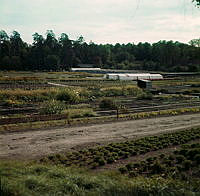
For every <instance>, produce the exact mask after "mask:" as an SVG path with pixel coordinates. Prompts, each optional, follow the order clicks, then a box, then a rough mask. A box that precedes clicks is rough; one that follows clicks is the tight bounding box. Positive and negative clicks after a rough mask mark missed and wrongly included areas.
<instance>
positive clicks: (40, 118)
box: [0, 114, 67, 125]
mask: <svg viewBox="0 0 200 196" xmlns="http://www.w3.org/2000/svg"><path fill="white" fill-rule="evenodd" d="M63 119H67V114H54V115H34V116H29V117H23V118H22V117H21V118H20V117H19V118H2V119H0V125H7V124H17V123H28V122H36V121H50V120H63Z"/></svg>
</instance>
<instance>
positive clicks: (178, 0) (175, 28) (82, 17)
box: [0, 0, 200, 44]
mask: <svg viewBox="0 0 200 196" xmlns="http://www.w3.org/2000/svg"><path fill="white" fill-rule="evenodd" d="M191 1H192V0H0V30H5V31H6V32H7V33H8V34H9V35H10V34H11V32H12V31H13V30H16V31H18V32H19V33H20V34H21V37H22V39H23V40H24V41H26V42H28V43H30V44H31V43H32V42H33V39H32V35H33V34H34V33H35V32H37V33H39V34H42V35H43V36H45V33H46V30H53V31H54V33H55V34H56V36H57V37H59V36H60V34H61V33H66V34H67V35H68V36H69V38H70V39H73V40H75V39H77V38H78V37H79V36H81V35H82V36H83V37H84V39H85V41H86V42H90V41H93V42H95V43H98V44H100V43H102V44H106V43H111V44H115V43H135V44H137V43H138V42H149V43H154V42H158V41H160V40H173V41H179V42H184V43H188V42H189V41H190V40H191V39H195V38H199V37H200V8H196V7H195V6H194V4H193V3H192V2H191Z"/></svg>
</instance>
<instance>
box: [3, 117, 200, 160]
mask: <svg viewBox="0 0 200 196" xmlns="http://www.w3.org/2000/svg"><path fill="white" fill-rule="evenodd" d="M191 127H200V114H199V113H198V114H189V115H180V116H170V117H159V118H151V119H142V120H131V121H124V122H112V123H106V124H97V125H87V126H81V127H71V128H69V127H68V128H66V127H63V128H56V129H49V130H37V131H26V132H7V133H0V159H22V160H23V159H24V160H25V159H35V158H38V157H42V156H44V155H48V154H54V153H62V152H66V151H72V150H75V149H82V148H85V147H91V146H96V145H101V144H105V143H109V142H113V141H116V142H117V141H126V140H130V139H136V138H139V137H143V136H147V135H158V134H161V133H165V132H171V131H176V130H182V129H186V128H191Z"/></svg>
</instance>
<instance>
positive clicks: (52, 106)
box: [40, 99, 66, 115]
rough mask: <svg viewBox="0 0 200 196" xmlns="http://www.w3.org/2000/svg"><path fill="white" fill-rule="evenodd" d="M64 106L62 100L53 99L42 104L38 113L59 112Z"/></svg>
mask: <svg viewBox="0 0 200 196" xmlns="http://www.w3.org/2000/svg"><path fill="white" fill-rule="evenodd" d="M65 108H66V106H65V104H64V103H63V102H60V101H56V100H54V99H53V100H50V101H48V102H46V103H45V104H44V106H43V107H42V108H41V109H40V114H43V115H44V114H45V115H47V114H61V113H62V111H63V110H64V109H65Z"/></svg>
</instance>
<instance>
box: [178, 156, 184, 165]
mask: <svg viewBox="0 0 200 196" xmlns="http://www.w3.org/2000/svg"><path fill="white" fill-rule="evenodd" d="M176 160H177V163H182V162H183V161H184V160H185V157H184V156H183V155H177V156H176Z"/></svg>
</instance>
